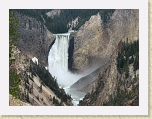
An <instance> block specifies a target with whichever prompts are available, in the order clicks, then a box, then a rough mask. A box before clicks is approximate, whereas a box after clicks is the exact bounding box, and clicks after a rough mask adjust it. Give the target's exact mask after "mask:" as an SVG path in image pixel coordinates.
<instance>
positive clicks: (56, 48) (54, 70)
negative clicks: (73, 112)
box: [48, 33, 85, 105]
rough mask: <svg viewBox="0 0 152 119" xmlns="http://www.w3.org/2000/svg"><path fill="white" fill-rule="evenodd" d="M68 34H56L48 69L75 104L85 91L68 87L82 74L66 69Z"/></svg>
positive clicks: (50, 52)
mask: <svg viewBox="0 0 152 119" xmlns="http://www.w3.org/2000/svg"><path fill="white" fill-rule="evenodd" d="M69 36H70V33H64V34H56V39H55V43H54V44H53V46H52V48H51V49H50V51H49V56H48V70H49V72H50V74H51V75H52V76H55V77H56V78H57V82H58V84H59V86H60V87H63V88H64V89H65V91H66V93H68V94H71V96H72V98H73V104H74V105H77V104H78V102H79V99H82V98H83V97H84V95H85V93H82V92H78V91H76V90H74V89H72V90H71V89H70V88H69V87H70V86H71V85H72V84H73V83H75V82H76V81H77V80H78V79H80V78H81V77H82V75H76V74H72V73H70V72H69V71H68V48H69Z"/></svg>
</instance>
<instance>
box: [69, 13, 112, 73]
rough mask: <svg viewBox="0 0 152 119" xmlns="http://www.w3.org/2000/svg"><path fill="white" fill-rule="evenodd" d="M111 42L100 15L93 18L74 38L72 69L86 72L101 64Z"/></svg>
mask: <svg viewBox="0 0 152 119" xmlns="http://www.w3.org/2000/svg"><path fill="white" fill-rule="evenodd" d="M108 42H109V37H108V35H107V31H106V29H105V28H104V26H103V22H102V20H101V17H100V15H99V14H97V15H94V16H91V18H90V20H89V21H87V22H86V23H85V24H84V25H83V26H82V27H81V28H80V29H79V30H78V32H77V33H76V35H75V37H74V52H73V65H72V69H74V70H77V71H84V70H85V69H87V68H88V67H90V66H91V65H92V64H96V63H100V61H101V59H102V58H103V55H104V54H105V50H106V48H107V45H108Z"/></svg>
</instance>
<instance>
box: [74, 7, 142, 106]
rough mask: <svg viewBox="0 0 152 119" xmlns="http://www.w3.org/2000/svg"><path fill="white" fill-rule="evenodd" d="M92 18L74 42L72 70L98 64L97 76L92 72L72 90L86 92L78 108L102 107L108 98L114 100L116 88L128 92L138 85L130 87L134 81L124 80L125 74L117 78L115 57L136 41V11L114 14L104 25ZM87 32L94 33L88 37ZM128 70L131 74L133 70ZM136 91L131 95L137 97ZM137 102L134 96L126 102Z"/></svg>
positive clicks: (137, 36) (137, 28) (117, 11)
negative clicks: (122, 44) (110, 97)
mask: <svg viewBox="0 0 152 119" xmlns="http://www.w3.org/2000/svg"><path fill="white" fill-rule="evenodd" d="M92 18H95V19H94V21H91V19H92ZM92 18H90V20H89V21H88V22H86V23H85V25H84V26H83V27H81V29H80V30H79V31H78V32H77V34H76V36H75V39H74V42H75V44H74V53H73V61H74V63H73V68H75V69H77V70H78V71H83V70H84V69H88V68H90V66H91V65H92V64H94V62H98V63H97V64H98V66H99V67H100V68H99V69H98V72H96V71H97V70H95V71H94V72H92V73H91V74H89V75H87V76H86V77H83V78H81V79H80V80H78V81H77V82H76V83H75V84H73V85H72V86H71V87H72V88H77V89H78V90H80V91H83V92H86V93H87V92H89V94H88V95H86V96H85V98H84V100H83V101H82V102H80V105H103V104H104V103H105V102H106V101H108V100H109V96H110V95H111V96H112V97H114V96H115V95H116V94H117V87H121V89H125V90H131V89H132V88H131V87H133V85H134V84H136V85H138V81H134V84H133V83H130V82H132V81H133V78H132V79H131V80H129V79H126V80H125V78H124V74H123V75H121V76H120V74H119V73H118V71H117V66H116V57H117V53H118V51H119V48H120V46H119V45H120V43H121V42H124V41H125V42H127V41H128V43H130V42H133V41H135V40H137V39H139V10H115V12H114V13H113V15H112V16H111V18H110V21H109V22H108V23H107V24H102V21H101V19H100V16H99V15H96V16H94V17H92ZM95 24H96V25H95ZM97 24H98V25H97ZM90 29H92V30H93V31H92V32H91V33H89V30H90ZM90 34H91V36H90ZM99 36H100V37H99ZM82 46H84V47H82ZM99 49H100V50H99ZM101 49H102V50H101ZM96 57H97V59H98V60H96ZM129 67H130V70H131V67H132V66H129ZM137 72H138V71H137ZM135 74H136V73H135ZM135 74H132V75H131V77H134V75H135ZM123 84H124V85H125V86H124V85H123ZM126 85H127V86H128V87H127V86H126ZM126 87H127V88H126ZM136 91H137V92H134V94H137V93H138V90H136ZM91 94H92V95H91ZM136 98H138V97H137V95H136V96H133V97H132V98H130V100H129V99H128V100H127V101H132V102H133V100H136ZM127 101H126V102H125V104H124V105H131V104H132V103H130V104H128V102H127ZM137 103H138V102H137ZM137 103H136V104H137ZM137 105H138V104H137Z"/></svg>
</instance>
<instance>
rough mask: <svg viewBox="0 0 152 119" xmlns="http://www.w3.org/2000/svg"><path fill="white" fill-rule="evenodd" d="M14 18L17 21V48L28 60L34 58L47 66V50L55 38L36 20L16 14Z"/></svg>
mask: <svg viewBox="0 0 152 119" xmlns="http://www.w3.org/2000/svg"><path fill="white" fill-rule="evenodd" d="M15 16H16V18H17V19H18V20H19V24H18V33H19V40H18V42H17V46H18V47H19V49H20V50H21V51H22V52H24V53H25V54H26V55H27V56H28V57H29V58H30V59H32V58H33V57H36V58H38V60H39V62H40V63H41V64H42V65H44V66H47V60H48V53H49V49H50V46H51V44H52V42H53V41H54V39H55V36H54V35H53V34H52V33H51V32H50V31H48V30H47V28H46V27H45V26H44V25H42V24H41V23H40V22H38V21H37V20H36V19H34V18H31V17H28V16H25V15H22V14H18V13H16V14H15Z"/></svg>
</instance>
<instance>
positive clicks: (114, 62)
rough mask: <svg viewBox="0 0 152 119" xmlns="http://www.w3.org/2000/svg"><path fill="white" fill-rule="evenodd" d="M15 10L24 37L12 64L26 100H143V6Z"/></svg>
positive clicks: (107, 102)
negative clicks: (140, 78)
mask: <svg viewBox="0 0 152 119" xmlns="http://www.w3.org/2000/svg"><path fill="white" fill-rule="evenodd" d="M13 12H14V16H15V18H16V19H18V20H19V23H18V29H17V30H18V34H19V38H18V41H17V42H16V48H15V49H14V51H13V56H14V58H15V62H14V64H13V65H12V67H13V70H15V71H17V74H19V75H20V76H21V79H22V80H21V84H20V86H19V87H20V91H21V94H22V96H21V97H22V99H21V100H22V101H24V102H26V103H28V105H29V104H30V105H34V106H35V105H52V106H55V105H56V106H59V105H60V106H61V105H62V106H66V105H71V106H72V105H74V106H103V105H111V106H112V105H118V106H120V105H123V106H126V105H135V106H137V105H139V89H138V88H139V10H136V9H130V10H128V9H122V10H121V9H116V10H113V9H111V10H102V9H101V10H100V9H99V10H98V9H97V10H29V11H26V10H13ZM39 14H41V15H40V16H39ZM61 19H62V20H61ZM74 21H76V23H74ZM70 24H73V25H70ZM69 25H70V27H69ZM33 58H35V60H33V61H32V59H33ZM118 97H121V100H118ZM118 102H119V103H118Z"/></svg>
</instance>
